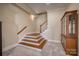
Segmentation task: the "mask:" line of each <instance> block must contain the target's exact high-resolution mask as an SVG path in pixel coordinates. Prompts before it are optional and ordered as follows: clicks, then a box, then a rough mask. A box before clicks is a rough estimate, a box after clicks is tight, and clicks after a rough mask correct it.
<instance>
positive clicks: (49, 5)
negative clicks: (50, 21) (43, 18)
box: [26, 3, 69, 13]
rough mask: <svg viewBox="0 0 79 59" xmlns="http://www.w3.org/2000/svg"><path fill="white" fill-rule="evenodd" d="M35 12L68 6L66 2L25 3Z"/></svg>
mask: <svg viewBox="0 0 79 59" xmlns="http://www.w3.org/2000/svg"><path fill="white" fill-rule="evenodd" d="M26 5H28V6H29V7H30V8H32V9H33V10H34V11H35V12H36V13H42V12H47V11H48V10H50V9H53V10H54V9H60V8H66V7H68V5H69V4H68V3H27V4H26Z"/></svg>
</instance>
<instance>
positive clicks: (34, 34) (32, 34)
mask: <svg viewBox="0 0 79 59" xmlns="http://www.w3.org/2000/svg"><path fill="white" fill-rule="evenodd" d="M37 35H40V33H31V34H27V36H37Z"/></svg>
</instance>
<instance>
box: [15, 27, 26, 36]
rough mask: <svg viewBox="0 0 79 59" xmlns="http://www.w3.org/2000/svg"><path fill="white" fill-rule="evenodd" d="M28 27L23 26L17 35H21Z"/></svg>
mask: <svg viewBox="0 0 79 59" xmlns="http://www.w3.org/2000/svg"><path fill="white" fill-rule="evenodd" d="M26 28H27V26H25V27H23V28H22V29H21V30H20V31H19V32H18V33H17V35H19V34H20V33H22V32H23V31H24V30H25V29H26Z"/></svg>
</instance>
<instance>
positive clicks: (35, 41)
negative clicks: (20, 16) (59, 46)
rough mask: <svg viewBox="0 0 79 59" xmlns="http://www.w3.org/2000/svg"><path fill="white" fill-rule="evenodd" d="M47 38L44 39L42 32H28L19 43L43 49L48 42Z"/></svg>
mask: <svg viewBox="0 0 79 59" xmlns="http://www.w3.org/2000/svg"><path fill="white" fill-rule="evenodd" d="M46 42H47V40H46V39H44V38H43V37H42V36H41V35H40V33H31V34H27V35H26V36H25V37H24V39H22V40H21V41H20V42H18V44H21V45H24V46H29V47H33V48H38V49H42V48H43V47H44V45H45V44H46Z"/></svg>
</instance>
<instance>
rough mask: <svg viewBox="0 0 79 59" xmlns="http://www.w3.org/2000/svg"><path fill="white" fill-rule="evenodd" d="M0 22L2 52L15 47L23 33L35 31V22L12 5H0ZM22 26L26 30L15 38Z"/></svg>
mask: <svg viewBox="0 0 79 59" xmlns="http://www.w3.org/2000/svg"><path fill="white" fill-rule="evenodd" d="M0 21H2V47H3V50H6V49H8V48H10V47H11V46H13V45H15V44H16V43H17V42H18V40H19V39H20V38H22V37H23V36H24V34H25V33H28V32H34V31H35V22H34V21H32V20H31V18H30V15H28V14H27V13H25V12H23V11H22V10H20V9H19V8H17V7H15V6H13V5H12V4H0ZM24 26H29V27H27V29H26V30H25V31H24V32H22V33H21V34H20V35H19V39H18V36H17V32H18V31H20V30H21V29H22V28H23V27H24Z"/></svg>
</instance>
